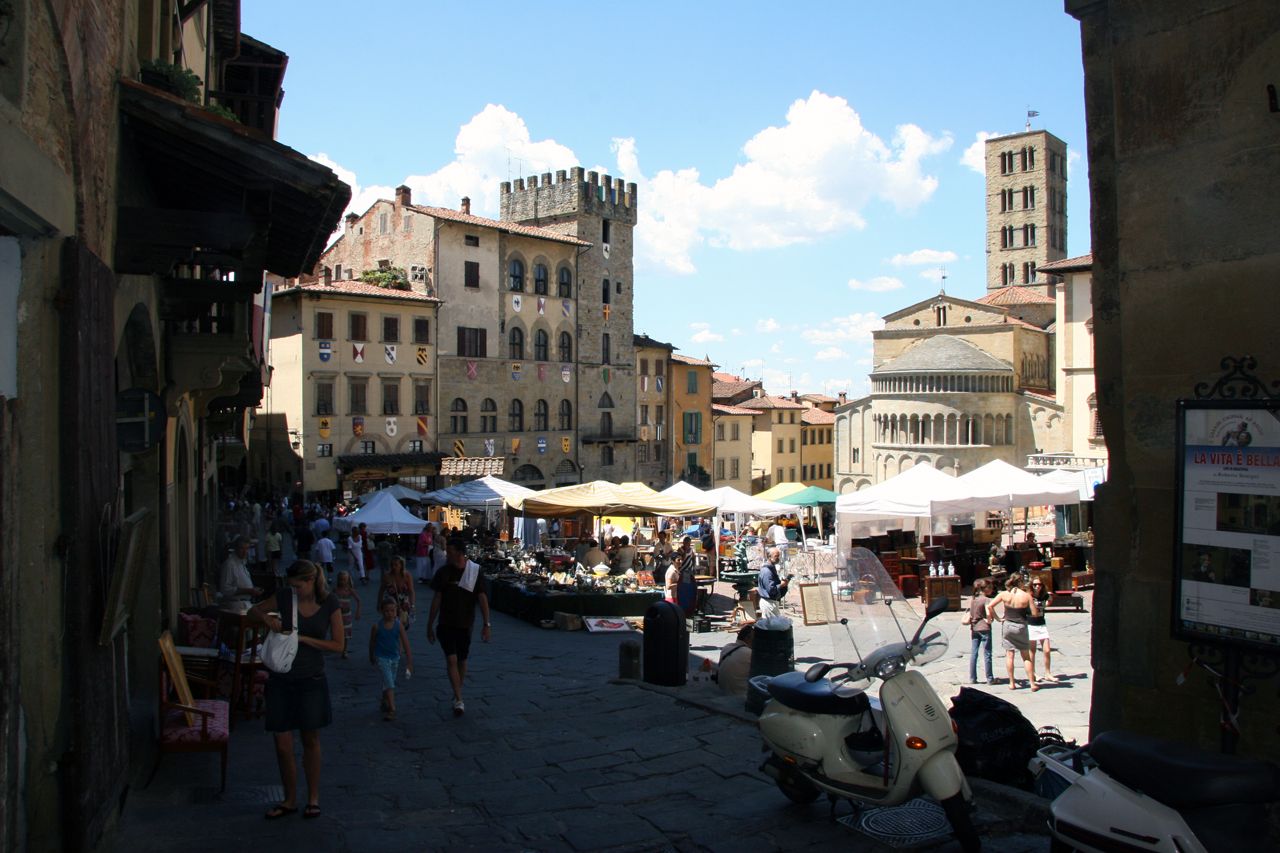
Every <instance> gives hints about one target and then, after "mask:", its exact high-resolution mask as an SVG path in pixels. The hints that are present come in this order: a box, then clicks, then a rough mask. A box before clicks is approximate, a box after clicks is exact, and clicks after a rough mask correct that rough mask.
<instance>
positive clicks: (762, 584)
mask: <svg viewBox="0 0 1280 853" xmlns="http://www.w3.org/2000/svg"><path fill="white" fill-rule="evenodd" d="M781 563H782V552H781V551H779V550H778V549H777V548H776V547H770V548H769V549H768V550H767V551H765V564H764V565H763V566H761V567H760V579H759V580H758V581H757V582H756V591H757V592H759V593H760V618H761V619H768V618H769V617H770V616H777V615H779V614H780V613H781V612H782V611H781V607H782V596H784V595H786V594H787V583H788V581H787V580H783V579H782V576H781V575H779V574H778V566H779V565H780V564H781Z"/></svg>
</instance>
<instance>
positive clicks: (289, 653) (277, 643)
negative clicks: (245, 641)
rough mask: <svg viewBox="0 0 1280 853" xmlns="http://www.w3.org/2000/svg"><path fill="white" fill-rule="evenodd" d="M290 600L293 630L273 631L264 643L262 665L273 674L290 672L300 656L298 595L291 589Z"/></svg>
mask: <svg viewBox="0 0 1280 853" xmlns="http://www.w3.org/2000/svg"><path fill="white" fill-rule="evenodd" d="M289 598H290V600H291V601H292V602H293V620H292V621H291V622H290V623H289V625H290V626H291V627H292V629H293V630H291V631H271V632H270V633H268V634H267V639H266V640H265V641H264V642H263V643H262V664H263V666H265V667H266V668H267V669H269V670H271V671H272V672H280V673H284V672H288V671H289V670H290V669H292V668H293V659H294V658H295V657H297V656H298V594H297V593H296V592H294V591H293V590H292V589H290V590H289Z"/></svg>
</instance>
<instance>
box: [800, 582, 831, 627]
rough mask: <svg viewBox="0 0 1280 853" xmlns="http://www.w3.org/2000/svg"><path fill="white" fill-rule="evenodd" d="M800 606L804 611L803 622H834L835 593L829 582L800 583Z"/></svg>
mask: <svg viewBox="0 0 1280 853" xmlns="http://www.w3.org/2000/svg"><path fill="white" fill-rule="evenodd" d="M800 608H801V610H803V611H804V624H806V625H826V624H827V623H828V622H835V621H836V619H837V617H836V594H835V592H834V591H833V590H832V589H831V584H829V583H802V584H800Z"/></svg>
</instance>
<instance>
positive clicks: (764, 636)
mask: <svg viewBox="0 0 1280 853" xmlns="http://www.w3.org/2000/svg"><path fill="white" fill-rule="evenodd" d="M795 656H796V643H795V635H794V633H792V630H791V627H790V626H788V627H786V628H782V629H778V630H773V631H770V630H767V629H764V628H761V627H760V626H759V625H758V624H757V625H756V630H755V633H753V634H752V635H751V674H752V675H782V674H783V673H784V672H791V671H792V669H794V668H795Z"/></svg>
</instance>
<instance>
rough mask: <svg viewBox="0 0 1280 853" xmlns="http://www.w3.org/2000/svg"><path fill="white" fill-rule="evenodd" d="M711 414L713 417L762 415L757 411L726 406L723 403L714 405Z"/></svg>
mask: <svg viewBox="0 0 1280 853" xmlns="http://www.w3.org/2000/svg"><path fill="white" fill-rule="evenodd" d="M711 414H713V415H751V416H753V417H754V416H755V415H758V414H760V413H759V412H757V411H756V410H755V409H744V408H742V407H741V406H726V405H724V404H723V403H712V404H711Z"/></svg>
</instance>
